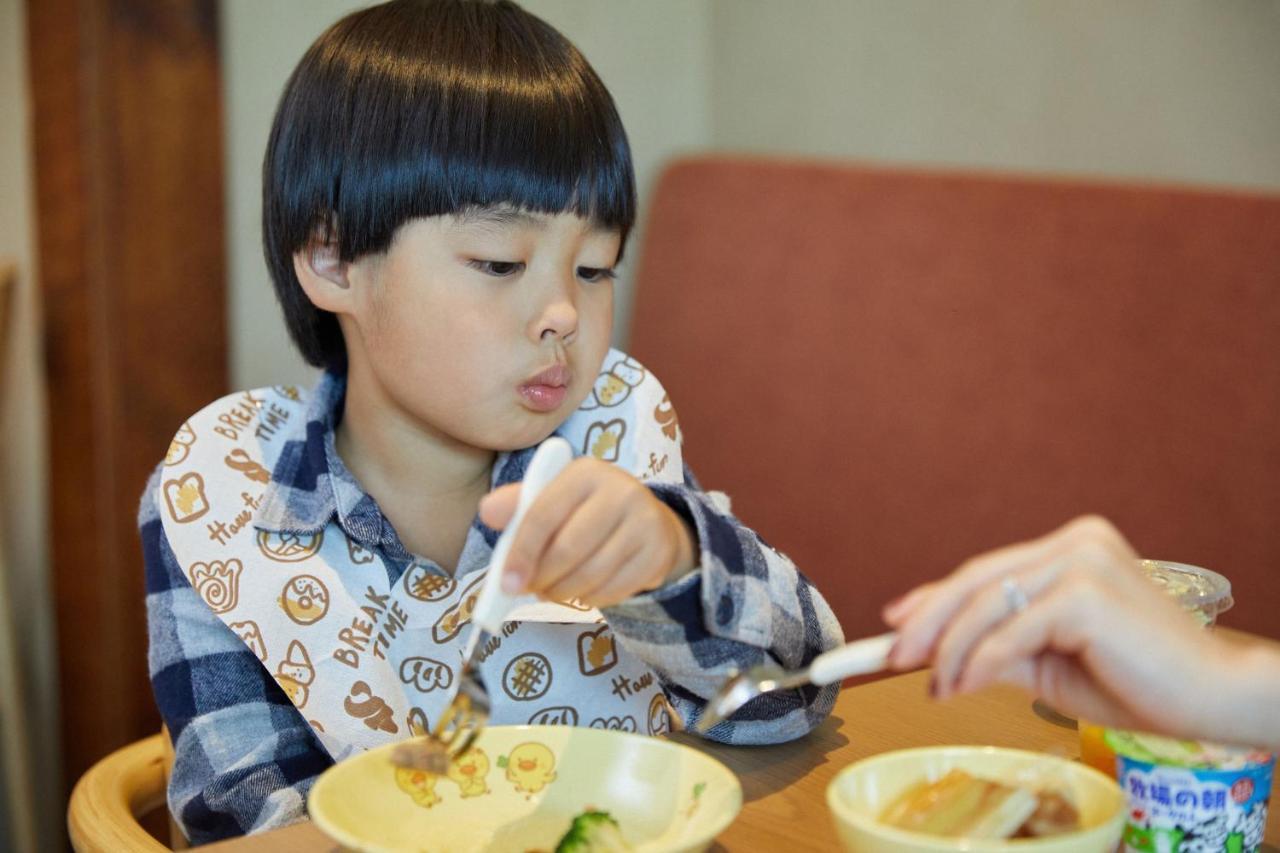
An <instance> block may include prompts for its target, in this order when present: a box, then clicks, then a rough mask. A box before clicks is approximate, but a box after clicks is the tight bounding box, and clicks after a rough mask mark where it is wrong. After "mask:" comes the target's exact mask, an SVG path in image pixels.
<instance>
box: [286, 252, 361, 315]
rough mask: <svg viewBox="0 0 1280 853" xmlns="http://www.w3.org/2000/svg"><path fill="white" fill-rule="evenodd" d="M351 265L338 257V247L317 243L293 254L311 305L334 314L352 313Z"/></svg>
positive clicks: (296, 269) (296, 271) (297, 271)
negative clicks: (349, 276)
mask: <svg viewBox="0 0 1280 853" xmlns="http://www.w3.org/2000/svg"><path fill="white" fill-rule="evenodd" d="M349 270H350V264H348V263H347V262H346V261H344V260H342V259H341V258H340V257H339V256H338V244H337V243H336V242H334V241H332V240H324V239H319V238H317V239H314V240H312V241H311V242H310V243H308V244H307V245H306V246H305V247H304V248H302V249H299V250H298V251H297V252H294V253H293V271H294V274H295V275H297V276H298V283H299V284H301V285H302V290H303V292H304V293H306V294H307V298H308V299H310V300H311V304H313V305H315V306H316V307H317V308H320V309H322V310H324V311H329V312H332V313H334V314H347V313H350V311H351V309H352V307H353V306H352V293H351V282H350V280H349V279H348V272H349Z"/></svg>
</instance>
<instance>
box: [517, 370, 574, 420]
mask: <svg viewBox="0 0 1280 853" xmlns="http://www.w3.org/2000/svg"><path fill="white" fill-rule="evenodd" d="M572 379H573V371H572V370H570V369H569V368H568V366H566V365H563V364H556V365H553V366H551V367H549V368H547V369H546V370H543V371H541V372H540V373H537V374H535V375H534V376H532V377H530V378H529V379H526V380H525V381H524V382H522V383H521V384H520V386H519V387H518V388H517V389H516V390H517V391H518V392H519V393H520V397H521V399H522V400H524V403H525V405H526V406H528V407H529V408H530V409H533V410H534V411H535V412H551V411H555V410H556V409H558V408H560V404H561V403H563V402H564V398H565V396H566V395H567V394H568V393H569V383H570V381H572Z"/></svg>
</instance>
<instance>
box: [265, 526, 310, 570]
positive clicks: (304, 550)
mask: <svg viewBox="0 0 1280 853" xmlns="http://www.w3.org/2000/svg"><path fill="white" fill-rule="evenodd" d="M322 544H324V531H323V530H321V531H319V532H317V533H269V532H267V531H266V530H259V531H258V550H259V551H261V552H262V554H263V556H265V557H267V558H268V559H271V560H275V561H276V562H278V563H298V562H301V561H302V560H306V559H308V558H309V557H313V556H315V554H316V553H317V552H318V551H319V550H320V546H321V545H322Z"/></svg>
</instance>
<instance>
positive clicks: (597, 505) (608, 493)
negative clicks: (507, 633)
mask: <svg viewBox="0 0 1280 853" xmlns="http://www.w3.org/2000/svg"><path fill="white" fill-rule="evenodd" d="M626 503H627V496H626V494H625V493H619V491H618V490H615V489H607V488H603V489H596V490H595V491H593V492H592V493H591V494H590V496H589V497H588V498H587V499H585V500H583V501H582V503H580V504H578V506H577V507H576V508H575V509H574V511H573V513H572V514H571V515H570V516H569V518H568V519H566V520H565V522H564V523H563V524H562V525H560V527H559V529H557V530H556V531H555V533H554V534H553V535H552V537H551V542H550V543H549V544H548V545H547V549H546V551H545V552H544V553H543V554H542V558H541V559H540V560H539V561H538V565H537V566H536V567H535V568H534V572H533V575H532V577H530V578H529V582H528V584H527V588H528V589H529V591H530V592H537V593H541V594H545V595H547V596H548V597H551V598H559V597H560V595H559V591H558V590H557V585H559V584H560V583H561V582H562V581H564V580H566V579H567V578H568V577H569V576H570V575H574V574H577V573H578V572H579V571H581V568H580V567H581V566H582V565H583V564H584V563H585V562H587V561H588V560H590V559H592V557H593V555H595V554H596V552H598V551H599V550H600V549H601V548H602V546H604V545H605V544H606V543H607V542H608V541H609V538H610V537H611V536H612V535H613V534H614V532H615V531H616V530H617V529H618V528H619V526H620V525H621V524H622V522H623V520H624V519H625V518H626V513H625V512H624V509H625V507H626ZM574 594H576V593H570V594H569V595H567V596H564V597H572V596H573V595H574Z"/></svg>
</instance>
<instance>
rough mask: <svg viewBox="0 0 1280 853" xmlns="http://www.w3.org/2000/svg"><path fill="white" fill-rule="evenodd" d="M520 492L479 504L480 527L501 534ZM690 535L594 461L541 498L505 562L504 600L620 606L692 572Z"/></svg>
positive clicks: (623, 475) (666, 511)
mask: <svg viewBox="0 0 1280 853" xmlns="http://www.w3.org/2000/svg"><path fill="white" fill-rule="evenodd" d="M519 495H520V484H519V483H512V484H510V485H507V486H502V487H500V488H498V489H495V490H494V491H492V492H490V493H489V494H488V495H486V496H485V497H484V499H483V500H481V501H480V520H481V521H483V522H484V523H485V524H487V525H489V526H490V527H492V528H494V529H497V530H501V529H502V528H503V527H505V526H506V525H507V524H508V523H509V522H510V521H511V516H512V515H513V514H514V513H515V508H516V501H517V499H518V498H519ZM694 559H695V557H694V543H693V534H692V533H691V532H690V531H689V529H688V528H687V527H686V526H685V524H684V522H683V521H682V520H681V519H680V518H679V516H677V515H676V514H675V513H674V512H672V511H671V509H670V508H669V507H667V506H666V504H664V503H663V502H662V501H660V500H658V498H657V497H655V496H654V494H653V493H652V492H650V491H649V490H648V489H647V488H645V486H644V485H643V484H642V483H641V482H640V481H639V480H637V479H636V478H635V477H633V476H631V475H630V474H628V473H627V472H626V471H623V470H622V469H621V468H618V467H617V466H616V465H610V464H608V463H607V462H601V461H599V460H597V459H590V458H581V459H575V460H574V461H573V462H571V463H570V464H569V466H568V467H567V468H565V469H564V471H563V472H561V474H560V476H558V477H556V479H555V480H553V481H552V482H551V483H550V484H548V485H547V487H546V488H545V489H544V490H543V491H542V494H540V495H538V498H537V500H535V501H534V502H533V505H532V506H530V507H529V510H528V512H527V513H526V514H525V517H524V521H523V522H522V523H521V525H520V530H519V532H518V533H517V534H516V539H515V541H514V542H513V543H511V553H510V554H509V555H508V556H507V565H506V571H505V574H504V576H503V578H502V586H503V589H504V590H505V591H506V592H520V591H528V592H535V593H537V594H538V595H540V596H542V597H543V598H548V599H551V600H554V601H566V600H568V599H570V598H577V599H580V600H581V601H583V602H586V603H587V604H591V605H594V606H596V607H606V606H608V605H610V604H617V603H618V602H620V601H624V600H626V599H628V598H630V597H631V596H633V595H635V594H637V593H640V592H644V591H646V590H651V589H656V588H658V587H660V586H662V585H663V584H665V583H667V582H669V581H671V580H675V579H676V578H679V577H682V576H683V575H685V574H687V573H689V572H690V571H692V570H693V569H694V567H695V563H694Z"/></svg>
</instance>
